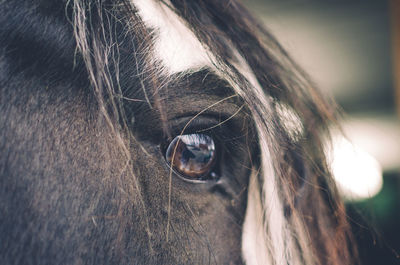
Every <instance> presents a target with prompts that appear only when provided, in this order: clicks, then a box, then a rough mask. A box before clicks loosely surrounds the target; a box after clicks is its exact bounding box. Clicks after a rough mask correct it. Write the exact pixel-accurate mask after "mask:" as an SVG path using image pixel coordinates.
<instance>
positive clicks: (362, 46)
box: [242, 0, 400, 265]
mask: <svg viewBox="0 0 400 265" xmlns="http://www.w3.org/2000/svg"><path fill="white" fill-rule="evenodd" d="M242 1H243V3H244V4H245V5H246V6H248V7H249V8H250V10H252V11H253V12H254V13H256V15H257V16H258V17H259V18H260V19H261V20H262V21H263V22H264V23H265V25H266V27H267V28H269V30H270V31H271V32H272V33H273V34H274V35H275V36H276V37H277V39H278V41H279V42H280V43H281V45H282V46H283V47H284V48H285V49H286V50H288V51H289V53H290V54H291V55H292V56H293V58H294V59H295V60H296V61H297V62H298V63H299V64H300V65H301V66H302V67H303V68H304V69H305V70H306V71H307V72H308V73H309V74H310V76H311V77H312V79H313V80H314V81H315V82H316V83H317V85H318V86H319V87H320V89H322V91H324V93H326V94H328V95H331V96H332V95H333V96H334V97H335V98H336V100H337V102H338V103H339V105H340V107H341V108H342V109H343V110H344V112H345V113H346V114H345V116H344V119H343V121H342V124H343V127H344V130H345V134H346V138H343V137H342V136H340V134H339V133H338V134H337V136H336V137H334V145H333V150H331V153H332V157H331V158H330V159H331V163H332V164H331V166H332V169H333V172H334V175H335V178H336V180H337V183H338V186H339V189H340V192H341V194H342V196H343V198H344V199H345V201H346V204H347V208H348V213H349V215H350V220H351V225H352V227H353V230H354V233H355V235H356V238H357V241H358V244H359V251H360V256H361V264H365V265H370V264H371V265H372V264H374V265H377V264H379V265H392V264H400V256H399V255H400V0H242Z"/></svg>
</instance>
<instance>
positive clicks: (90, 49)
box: [66, 0, 357, 265]
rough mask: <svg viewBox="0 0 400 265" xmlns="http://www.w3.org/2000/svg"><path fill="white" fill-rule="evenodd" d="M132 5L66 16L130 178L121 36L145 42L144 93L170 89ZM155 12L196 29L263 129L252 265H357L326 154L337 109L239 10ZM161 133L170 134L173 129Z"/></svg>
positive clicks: (254, 180) (256, 168)
mask: <svg viewBox="0 0 400 265" xmlns="http://www.w3.org/2000/svg"><path fill="white" fill-rule="evenodd" d="M133 3H134V1H129V0H120V1H118V4H115V3H113V1H100V0H95V1H89V0H69V1H68V7H67V10H66V12H67V13H68V16H69V17H70V18H71V23H72V24H73V26H74V35H75V39H76V43H77V47H78V53H77V56H81V57H82V58H83V60H84V62H85V65H86V69H87V72H88V73H89V77H90V78H89V79H90V81H91V84H92V87H93V90H94V94H95V95H96V98H97V101H98V104H99V111H100V113H101V114H102V115H103V116H104V118H105V120H106V122H107V124H108V125H109V127H110V128H112V129H113V133H114V135H115V138H116V140H117V143H118V145H119V148H120V149H121V151H122V152H123V153H124V154H125V157H126V166H125V167H124V169H123V170H129V168H130V167H129V166H128V165H129V160H130V154H129V151H128V148H127V143H126V140H125V139H126V138H128V139H130V137H126V135H124V134H123V133H121V132H120V131H122V132H125V133H127V134H129V133H128V131H129V130H128V125H127V124H128V121H127V118H126V115H125V113H124V111H123V108H122V105H123V100H122V98H123V94H124V93H123V89H122V88H121V87H120V86H119V85H118V84H119V80H118V72H119V70H120V69H118V68H115V65H117V64H115V61H118V60H119V58H118V54H119V52H118V51H119V46H118V37H120V36H116V33H115V32H116V28H117V27H119V28H120V29H121V31H122V32H123V34H127V35H128V34H132V32H136V33H137V34H138V35H139V36H140V37H139V38H136V42H137V43H135V45H134V46H133V48H134V50H133V51H132V53H133V54H134V57H135V63H136V64H140V65H141V69H144V70H143V72H146V74H145V75H144V73H137V74H138V75H139V76H141V77H143V78H145V77H144V76H146V79H145V80H142V81H143V82H145V83H146V84H151V85H149V86H146V87H145V88H144V90H145V92H146V91H147V93H149V94H150V93H152V94H154V95H155V97H156V96H157V93H156V92H157V91H158V90H159V89H160V88H161V87H163V86H164V85H165V84H166V83H168V82H169V81H170V80H171V76H169V75H168V71H166V70H165V69H163V68H162V67H160V66H159V65H157V63H156V62H155V61H154V60H152V58H151V53H152V51H153V48H154V47H153V40H154V38H155V36H156V32H151V31H149V29H148V28H147V27H146V25H145V24H144V23H143V21H142V20H141V17H140V14H139V13H138V10H137V9H136V7H135V5H134V4H133ZM156 4H157V5H160V6H161V7H162V8H163V9H164V10H169V11H167V12H172V13H173V14H175V15H177V16H178V17H179V19H180V20H181V21H182V23H183V24H184V25H185V26H186V27H187V28H188V29H190V31H191V32H192V33H193V34H194V36H195V37H196V38H197V39H198V41H199V42H200V43H201V45H202V47H203V48H204V49H205V50H206V52H207V54H208V56H209V59H210V62H211V64H210V70H212V71H213V72H214V73H215V74H217V75H218V76H220V77H221V78H222V79H224V80H226V81H227V82H228V83H229V84H230V86H231V87H232V89H233V91H234V92H235V93H236V94H237V95H238V96H239V97H240V98H241V99H242V100H243V102H244V104H245V108H246V109H247V110H248V112H249V113H250V114H251V118H252V121H253V123H254V127H255V128H256V131H257V135H258V155H257V157H256V160H255V162H254V165H253V174H252V176H251V179H250V187H249V195H248V196H249V199H248V206H247V216H246V220H245V223H244V227H243V234H242V237H243V238H242V241H243V257H244V260H245V261H246V263H247V264H257V263H259V264H264V263H266V264H276V265H284V264H308V265H312V264H315V265H317V264H332V265H339V264H354V262H355V260H354V257H355V256H357V251H356V248H355V247H354V244H353V238H352V235H351V232H350V229H349V225H348V223H347V221H346V212H345V208H344V205H343V203H342V202H341V201H340V199H339V197H338V193H337V190H336V187H335V184H334V181H333V179H332V174H331V172H330V169H329V166H328V165H327V163H326V158H325V154H324V146H323V145H324V142H325V141H326V139H327V138H329V128H328V127H329V126H331V124H336V116H337V114H336V110H335V104H334V103H333V102H332V101H331V100H327V99H326V98H325V97H323V96H322V95H321V93H320V92H319V91H318V90H317V89H316V88H315V85H314V84H313V83H312V82H311V81H309V78H308V77H307V75H306V74H305V73H304V72H303V71H302V70H301V69H300V68H299V66H298V65H297V64H296V63H295V62H293V60H292V59H291V58H290V56H289V55H288V54H287V53H286V52H285V50H284V49H283V48H282V47H281V46H280V45H279V44H278V42H277V40H276V39H275V38H274V37H273V36H272V35H271V34H270V33H269V32H268V31H267V30H266V29H265V28H264V26H262V24H261V23H260V22H259V21H258V20H256V19H255V18H254V17H253V16H252V15H251V14H250V13H249V12H248V11H247V10H246V8H244V7H243V6H242V5H241V4H240V3H239V2H237V1H234V0H218V1H211V0H199V1H185V0H170V1H168V2H167V1H156ZM105 7H106V8H105ZM105 10H106V11H105ZM110 16H118V17H120V18H121V20H120V24H119V25H111V24H110V23H109V17H110ZM187 74H189V73H187ZM156 76H159V78H155V77H156ZM150 79H151V80H150ZM154 80H155V81H154ZM149 87H152V88H153V90H152V89H150V88H149ZM149 104H150V103H149ZM153 107H155V108H158V109H159V111H160V113H161V115H162V114H163V105H162V104H161V101H159V102H158V103H157V100H156V104H155V105H154V106H153ZM115 121H122V123H118V124H116V122H115ZM120 124H122V125H120ZM116 126H121V127H120V128H116ZM163 126H164V127H165V131H166V133H167V131H168V126H167V125H165V124H164V125H163ZM130 174H131V175H132V176H133V179H135V176H134V173H133V172H130ZM135 185H136V188H139V187H138V186H137V184H135ZM144 210H145V209H144Z"/></svg>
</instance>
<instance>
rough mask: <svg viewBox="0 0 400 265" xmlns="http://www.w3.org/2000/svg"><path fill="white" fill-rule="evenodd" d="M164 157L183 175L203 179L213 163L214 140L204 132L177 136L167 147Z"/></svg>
mask: <svg viewBox="0 0 400 265" xmlns="http://www.w3.org/2000/svg"><path fill="white" fill-rule="evenodd" d="M174 153H175V154H174ZM166 159H167V161H168V163H169V164H170V165H171V166H172V168H173V169H175V170H176V171H178V172H179V173H181V174H183V175H184V176H185V177H189V178H191V179H204V177H207V175H208V174H209V173H210V171H211V169H212V166H213V164H214V160H215V144H214V141H213V139H212V138H211V137H210V136H208V135H205V134H186V135H181V136H177V137H175V138H174V140H172V142H171V143H170V144H169V146H168V148H167V152H166Z"/></svg>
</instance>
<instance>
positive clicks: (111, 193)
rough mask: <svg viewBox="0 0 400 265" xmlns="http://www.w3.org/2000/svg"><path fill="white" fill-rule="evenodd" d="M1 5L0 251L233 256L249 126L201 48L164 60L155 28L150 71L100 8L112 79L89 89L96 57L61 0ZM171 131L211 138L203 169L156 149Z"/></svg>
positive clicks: (142, 259) (12, 260)
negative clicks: (84, 51)
mask: <svg viewBox="0 0 400 265" xmlns="http://www.w3.org/2000/svg"><path fill="white" fill-rule="evenodd" d="M76 2H77V1H76ZM1 5H2V6H3V7H4V8H3V9H2V10H1V11H0V13H1V14H0V17H1V20H2V21H1V24H2V25H4V27H2V29H1V47H2V49H1V56H0V64H1V70H0V83H1V90H0V113H1V114H0V128H1V130H0V150H1V156H0V201H1V203H0V212H1V213H2V214H1V217H0V234H1V248H0V249H1V250H0V263H1V264H128V263H129V264H205V263H207V264H210V263H211V264H214V263H216V264H228V263H229V264H240V263H242V258H241V254H240V253H241V251H240V249H241V233H242V224H243V221H244V215H245V209H246V200H247V185H248V178H249V175H250V173H251V170H250V168H251V167H252V166H253V164H252V163H253V162H252V161H251V155H252V154H253V153H254V152H255V150H256V149H255V148H254V132H253V130H252V125H251V121H250V120H249V119H248V115H247V114H246V111H245V109H244V108H242V104H243V103H242V102H241V100H239V99H238V98H237V97H236V96H234V93H233V92H232V89H231V88H230V86H229V85H228V84H227V83H226V82H225V81H224V80H222V79H221V78H220V77H218V76H217V75H215V74H214V73H213V72H212V71H211V70H208V69H207V64H208V63H209V61H207V60H205V61H202V60H203V59H204V58H205V57H203V55H204V54H203V55H201V53H204V51H199V54H200V55H199V56H197V57H196V58H199V59H198V60H195V61H191V60H187V61H186V62H185V60H184V59H182V60H183V63H182V60H179V62H180V64H178V63H177V62H175V63H171V64H169V65H168V64H167V63H166V62H171V61H168V58H171V57H172V54H171V52H174V50H171V49H162V47H166V46H168V45H164V46H163V44H162V40H160V39H161V37H159V38H154V41H153V42H152V43H153V45H154V51H157V54H158V55H157V54H156V53H151V52H149V53H148V54H147V55H146V56H150V57H151V56H154V57H157V56H159V57H157V60H156V62H159V63H161V64H164V66H163V67H164V68H165V69H167V70H166V72H163V71H152V69H157V65H156V63H154V62H153V64H151V63H150V64H147V66H145V65H144V64H141V61H140V60H139V59H138V54H137V51H138V50H137V46H140V44H142V43H144V42H141V41H140V39H141V38H143V36H141V35H140V32H129V33H127V32H126V31H124V30H123V29H122V27H123V25H121V23H120V22H118V21H117V19H118V18H111V19H115V20H111V21H110V24H112V25H115V26H112V28H113V29H114V30H116V32H117V34H116V35H115V36H116V39H115V43H116V44H117V45H118V52H119V54H118V56H113V57H112V58H116V57H118V58H119V61H113V62H110V63H107V64H105V65H103V66H100V68H101V67H106V68H107V67H108V68H107V69H106V71H110V72H111V73H112V74H111V76H113V78H115V79H113V78H111V79H110V80H103V81H110V82H112V83H114V84H117V85H115V87H119V89H120V90H118V91H117V92H118V93H115V94H112V95H111V96H110V95H109V94H107V95H103V94H102V96H104V97H101V99H102V100H103V101H101V100H99V98H100V97H98V93H100V94H101V93H105V92H104V91H105V90H101V87H100V86H99V84H96V83H95V82H94V81H93V79H91V78H90V77H89V76H90V75H91V74H93V75H96V74H98V75H100V73H99V72H96V71H98V69H99V68H96V69H97V70H94V71H93V72H91V71H90V69H89V70H88V68H87V63H88V62H87V61H85V60H86V58H85V55H80V54H77V52H76V46H77V45H78V46H79V43H77V42H76V41H75V40H74V32H73V28H72V27H71V24H70V21H69V20H68V18H69V12H72V11H71V10H70V9H67V10H66V9H65V4H64V3H56V2H54V1H35V3H31V2H30V1H12V2H9V3H2V4H1ZM138 6H139V4H138ZM77 10H78V8H76V9H74V12H78V11H77ZM140 10H141V12H142V13H140V12H139V14H142V17H141V19H142V20H145V21H147V20H146V17H143V16H145V14H146V12H148V10H145V9H143V8H142V9H140ZM66 13H67V15H66ZM93 23H94V25H93V26H94V27H95V29H94V30H93V29H92V30H93V32H92V33H93V34H94V33H96V32H97V31H98V29H97V28H96V24H95V22H93ZM145 26H146V28H149V27H150V28H151V26H154V25H153V24H151V23H150V24H147V25H146V24H145ZM170 26H171V27H172V26H173V25H170ZM80 33H82V32H78V34H80ZM108 33H109V32H108ZM75 34H77V33H76V32H75ZM160 34H164V33H162V32H161V33H160ZM75 36H76V35H75ZM160 36H161V35H160ZM97 37H98V38H99V39H101V37H99V36H97ZM189 38H190V37H189ZM157 41H159V43H158V42H157ZM181 41H184V38H183V39H182V40H181ZM188 43H189V44H187V45H186V44H184V45H182V47H189V48H190V49H192V48H193V47H197V48H199V46H198V44H194V45H192V44H191V41H190V40H189V41H188ZM181 44H182V43H181ZM160 47H161V48H160ZM185 49H186V48H185ZM199 49H201V48H199ZM110 51H113V50H112V48H111V50H110ZM185 51H186V52H187V51H188V50H185ZM195 51H196V52H197V51H198V50H195ZM90 52H91V53H92V52H94V51H93V50H91V51H90ZM175 52H176V50H175ZM185 54H187V53H185ZM96 56H99V57H102V56H103V57H104V58H108V57H107V56H109V54H99V55H96ZM162 56H164V57H165V58H167V59H163V57H162ZM103 57H102V58H103ZM104 58H103V59H104ZM110 58H111V57H110ZM143 58H144V57H141V59H143ZM146 58H147V57H146ZM183 58H184V57H183ZM202 58H203V59H202ZM104 60H105V59H104ZM143 60H144V59H143ZM102 62H104V61H102ZM149 65H150V66H149ZM92 67H93V68H95V67H98V66H96V65H94V66H92ZM146 67H147V68H146ZM148 67H150V70H149V68H148ZM151 67H153V68H151ZM165 69H164V70H165ZM200 69H203V70H200ZM187 70H190V71H187ZM106 71H105V72H106ZM185 71H186V72H185ZM117 72H118V78H116V77H115V76H116V73H117ZM163 73H164V74H163ZM166 73H167V74H166ZM97 77H98V76H96V78H97ZM96 78H95V79H96ZM101 78H102V77H101V76H100V79H101ZM104 83H107V82H104ZM93 88H94V89H93ZM99 91H100V92H99ZM115 105H118V107H115ZM114 108H116V110H115V109H114ZM109 113H112V114H111V115H109ZM118 115H119V116H118ZM180 135H181V136H184V135H206V136H207V137H208V138H207V139H212V141H213V143H214V145H215V153H213V156H215V157H214V158H213V159H214V160H213V161H214V162H213V163H212V164H211V165H210V166H209V169H207V173H204V174H202V175H201V176H197V175H195V176H194V177H193V175H190V174H186V173H185V171H183V170H179V169H177V168H176V165H174V164H171V162H169V161H168V158H167V157H166V152H167V149H168V147H169V145H170V144H171V142H172V141H173V139H175V138H176V137H178V136H180ZM203 145H204V143H203ZM179 152H181V151H180V150H178V149H177V151H176V155H182V152H181V153H179ZM192 155H193V152H192ZM194 156H195V155H194ZM193 163H195V164H196V163H198V162H196V161H195V162H193Z"/></svg>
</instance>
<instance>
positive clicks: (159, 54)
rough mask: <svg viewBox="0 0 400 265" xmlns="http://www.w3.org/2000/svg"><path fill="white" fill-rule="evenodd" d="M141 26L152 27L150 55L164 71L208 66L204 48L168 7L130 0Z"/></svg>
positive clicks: (145, 0)
mask: <svg viewBox="0 0 400 265" xmlns="http://www.w3.org/2000/svg"><path fill="white" fill-rule="evenodd" d="M131 1H132V3H133V4H134V6H135V7H136V8H137V9H138V13H139V16H140V18H141V19H142V20H143V22H144V23H145V25H146V26H147V27H148V28H150V29H152V30H154V34H155V43H154V53H155V54H154V56H155V58H156V59H157V60H158V61H160V62H161V63H162V66H163V69H165V70H167V73H168V74H175V73H179V72H183V71H187V70H191V71H198V70H200V69H201V68H204V67H206V66H211V61H210V59H209V57H208V55H207V51H206V50H205V49H204V47H203V46H202V45H201V43H200V41H199V40H198V39H197V38H196V36H195V35H194V34H193V32H192V31H191V30H190V29H189V28H188V27H187V26H186V25H185V24H184V22H183V21H182V19H181V18H179V17H178V16H177V15H176V14H175V13H174V12H173V11H172V10H171V9H170V8H169V7H168V6H166V5H165V4H161V3H156V2H154V1H151V0H131Z"/></svg>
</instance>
